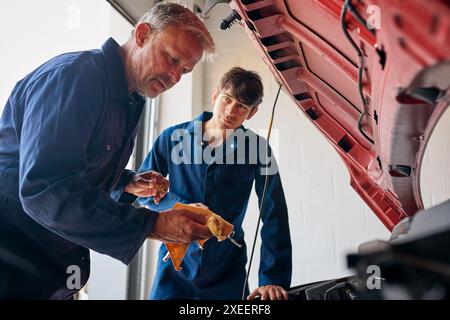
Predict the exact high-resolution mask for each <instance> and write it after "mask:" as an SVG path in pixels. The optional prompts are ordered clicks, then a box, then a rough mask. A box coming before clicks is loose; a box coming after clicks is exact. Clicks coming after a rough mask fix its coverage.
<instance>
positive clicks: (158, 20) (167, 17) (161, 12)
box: [137, 2, 215, 59]
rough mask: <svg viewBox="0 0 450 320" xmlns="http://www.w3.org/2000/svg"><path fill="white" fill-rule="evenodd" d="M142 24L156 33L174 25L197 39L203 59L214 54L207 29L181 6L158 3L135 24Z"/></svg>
mask: <svg viewBox="0 0 450 320" xmlns="http://www.w3.org/2000/svg"><path fill="white" fill-rule="evenodd" d="M142 22H145V23H148V24H149V25H150V27H151V28H152V29H153V30H155V31H156V32H159V31H162V30H164V28H166V27H168V26H170V25H175V26H177V27H179V28H181V29H182V30H185V31H187V32H189V33H191V34H193V35H194V36H195V37H197V39H198V40H199V41H200V44H201V46H202V48H203V55H204V58H207V59H211V58H212V56H213V54H214V51H215V45H214V40H213V38H212V37H211V34H210V33H209V31H208V29H206V27H205V25H204V24H203V22H202V21H201V20H200V18H199V17H197V16H196V15H195V13H193V12H192V11H191V10H189V9H188V8H186V7H184V6H182V5H181V4H178V3H173V2H159V3H157V4H156V5H155V6H153V8H151V9H150V10H149V11H148V12H147V13H146V14H145V15H144V16H142V18H141V19H139V21H138V23H137V24H139V23H142Z"/></svg>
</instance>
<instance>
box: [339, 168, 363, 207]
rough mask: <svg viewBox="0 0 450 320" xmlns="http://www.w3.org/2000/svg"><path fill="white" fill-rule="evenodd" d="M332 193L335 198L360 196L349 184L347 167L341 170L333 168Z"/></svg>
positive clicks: (358, 197)
mask: <svg viewBox="0 0 450 320" xmlns="http://www.w3.org/2000/svg"><path fill="white" fill-rule="evenodd" d="M333 185H334V193H335V194H334V195H335V197H336V199H356V198H357V199H359V200H361V201H362V199H361V197H360V196H359V195H358V194H357V193H356V191H355V190H354V189H353V188H352V186H351V185H350V173H349V172H348V170H347V168H345V167H344V168H343V169H342V170H333Z"/></svg>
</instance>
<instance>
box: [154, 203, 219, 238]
mask: <svg viewBox="0 0 450 320" xmlns="http://www.w3.org/2000/svg"><path fill="white" fill-rule="evenodd" d="M206 222H207V218H206V217H205V216H204V215H202V214H200V213H195V212H191V211H187V210H184V209H171V210H166V211H161V212H160V213H159V215H158V218H157V219H156V222H155V225H154V227H153V230H152V232H151V233H150V238H152V239H156V240H160V241H163V242H181V243H191V242H192V241H196V240H202V239H208V238H210V237H211V236H212V234H211V232H210V231H209V228H208V227H207V226H206Z"/></svg>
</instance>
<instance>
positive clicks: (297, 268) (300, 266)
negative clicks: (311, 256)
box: [291, 260, 308, 287]
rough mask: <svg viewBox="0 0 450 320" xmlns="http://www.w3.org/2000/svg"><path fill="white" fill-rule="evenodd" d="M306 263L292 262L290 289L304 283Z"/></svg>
mask: <svg viewBox="0 0 450 320" xmlns="http://www.w3.org/2000/svg"><path fill="white" fill-rule="evenodd" d="M307 264H308V263H307V262H303V261H298V260H293V261H292V279H291V287H295V286H298V285H301V284H304V283H307V281H306V265H307Z"/></svg>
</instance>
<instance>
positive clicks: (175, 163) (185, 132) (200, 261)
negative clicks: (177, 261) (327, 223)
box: [138, 112, 292, 299]
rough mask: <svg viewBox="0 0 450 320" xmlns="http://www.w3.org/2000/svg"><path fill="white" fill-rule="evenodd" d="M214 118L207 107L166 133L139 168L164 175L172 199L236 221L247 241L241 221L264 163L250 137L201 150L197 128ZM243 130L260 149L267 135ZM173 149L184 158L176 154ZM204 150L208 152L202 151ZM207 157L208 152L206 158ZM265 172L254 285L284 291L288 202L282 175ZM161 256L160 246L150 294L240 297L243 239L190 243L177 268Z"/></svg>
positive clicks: (167, 201) (259, 185)
mask: <svg viewBox="0 0 450 320" xmlns="http://www.w3.org/2000/svg"><path fill="white" fill-rule="evenodd" d="M211 117H212V113H209V112H205V113H203V114H201V115H200V116H199V117H197V118H196V119H194V121H190V122H186V123H183V124H180V125H177V126H174V127H171V128H168V129H166V130H164V131H163V132H162V134H161V135H160V136H159V137H158V138H157V140H156V141H155V143H154V145H153V148H152V150H151V152H150V153H149V155H148V156H147V158H146V160H145V161H144V163H143V164H142V166H141V168H140V169H139V171H147V170H155V171H158V172H160V173H161V174H162V175H164V176H167V175H168V176H169V180H170V192H171V194H172V195H174V197H175V198H178V200H179V201H180V202H183V203H197V202H201V203H204V204H205V205H207V206H208V207H209V208H210V209H211V210H212V211H214V212H215V213H217V214H219V215H221V216H222V217H223V218H224V219H225V220H227V221H228V222H230V223H232V224H233V225H234V228H235V232H236V235H235V238H236V239H237V241H238V242H240V243H242V244H244V231H243V230H242V221H243V219H244V216H245V212H246V210H247V205H248V200H249V197H250V193H251V190H252V186H253V183H254V182H255V190H256V193H257V195H258V198H259V205H261V195H262V192H263V186H264V180H265V174H261V172H262V170H261V169H262V167H263V165H262V163H261V162H260V161H254V160H252V158H251V156H252V154H251V152H255V151H256V150H255V149H254V148H253V149H251V148H249V143H250V141H251V139H246V140H245V142H244V141H243V140H241V141H238V140H237V139H234V140H236V141H227V143H224V144H223V145H222V147H220V149H215V150H209V151H208V152H205V144H203V147H202V141H201V136H202V134H201V126H202V122H203V121H207V120H208V119H210V118H211ZM240 129H241V130H244V132H246V133H247V134H248V135H249V136H252V138H257V140H258V142H259V144H258V146H259V148H261V147H263V148H265V146H266V140H265V139H263V138H262V137H260V136H257V135H256V134H255V133H254V132H253V131H251V130H246V129H245V128H244V127H241V128H240ZM229 139H232V138H229ZM183 141H184V142H183ZM253 141H255V139H253ZM183 143H184V144H183ZM183 147H184V149H183ZM243 148H244V149H243ZM182 149H183V150H182ZM210 149H211V148H210ZM258 150H259V149H258ZM210 151H215V153H214V152H210ZM239 151H244V152H239ZM258 152H259V151H258ZM178 154H180V155H181V156H179V157H177V155H178ZM205 154H206V155H207V156H203V155H205ZM210 154H212V155H213V157H209V155H210ZM269 154H270V153H269ZM230 155H231V156H232V157H233V159H234V164H233V163H232V162H233V161H228V160H227V157H228V159H231V157H230ZM254 155H255V154H253V156H254ZM219 157H223V158H222V163H223V164H220V161H217V159H219ZM272 161H273V163H272V165H276V163H275V160H274V159H273V158H272ZM269 177H270V178H269V183H268V187H267V191H266V200H265V201H266V203H265V209H264V212H263V213H262V222H263V227H262V229H261V237H262V246H261V255H260V261H261V262H260V266H259V285H260V286H262V285H269V284H272V285H280V286H282V287H284V288H289V286H290V282H291V272H292V257H291V240H290V233H289V225H288V214H287V207H286V203H285V198H284V193H283V188H282V185H281V180H280V176H279V174H278V173H276V174H273V175H270V176H269ZM138 201H139V202H140V203H141V204H143V205H147V206H148V207H150V208H151V209H153V210H159V211H161V210H166V209H169V208H171V207H172V205H173V204H174V203H175V202H176V200H175V199H173V197H171V196H166V197H165V198H163V199H162V200H161V202H160V204H159V205H155V204H154V203H153V201H152V199H151V198H138ZM166 253H167V250H166V248H165V246H164V245H162V246H161V248H160V251H159V257H158V266H157V273H156V276H155V280H154V284H153V288H152V292H151V294H150V299H241V295H242V289H243V285H244V281H245V274H246V273H245V265H246V262H247V249H246V246H245V244H244V246H243V248H241V249H240V248H238V247H237V246H235V245H234V244H232V243H231V242H230V241H227V240H225V241H222V242H218V241H217V239H216V238H214V237H213V238H211V239H210V240H208V241H207V242H206V243H205V248H204V249H203V250H200V249H199V247H198V245H197V244H196V243H192V244H191V245H190V246H189V249H188V251H187V253H186V256H185V257H184V260H183V263H182V265H181V267H182V270H181V271H175V270H174V268H173V266H172V264H171V262H170V261H168V262H163V261H162V259H163V257H164V256H165V255H166ZM247 293H248V288H247Z"/></svg>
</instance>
